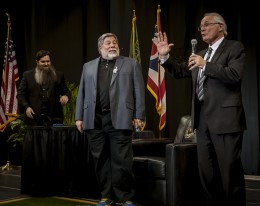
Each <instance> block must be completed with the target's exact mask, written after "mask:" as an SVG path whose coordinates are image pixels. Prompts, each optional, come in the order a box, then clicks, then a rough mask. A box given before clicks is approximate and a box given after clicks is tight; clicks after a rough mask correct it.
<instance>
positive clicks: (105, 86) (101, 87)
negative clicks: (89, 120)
mask: <svg viewBox="0 0 260 206" xmlns="http://www.w3.org/2000/svg"><path fill="white" fill-rule="evenodd" d="M115 61H116V60H115V59H114V60H106V59H103V58H101V60H100V63H99V67H98V79H97V99H96V101H97V102H96V111H99V112H100V111H101V112H102V111H104V109H105V110H108V109H110V100H109V87H110V82H111V78H112V74H113V69H114V66H115Z"/></svg>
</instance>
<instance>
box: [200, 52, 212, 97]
mask: <svg viewBox="0 0 260 206" xmlns="http://www.w3.org/2000/svg"><path fill="white" fill-rule="evenodd" d="M212 51H213V49H212V48H211V47H209V49H208V52H207V53H208V54H207V58H206V61H207V62H208V61H209V59H210V56H211V53H212ZM198 75H199V76H198V81H197V89H196V92H197V95H198V99H199V100H200V101H201V100H203V97H204V92H203V84H204V81H205V78H206V76H205V75H204V70H201V72H199V74H198Z"/></svg>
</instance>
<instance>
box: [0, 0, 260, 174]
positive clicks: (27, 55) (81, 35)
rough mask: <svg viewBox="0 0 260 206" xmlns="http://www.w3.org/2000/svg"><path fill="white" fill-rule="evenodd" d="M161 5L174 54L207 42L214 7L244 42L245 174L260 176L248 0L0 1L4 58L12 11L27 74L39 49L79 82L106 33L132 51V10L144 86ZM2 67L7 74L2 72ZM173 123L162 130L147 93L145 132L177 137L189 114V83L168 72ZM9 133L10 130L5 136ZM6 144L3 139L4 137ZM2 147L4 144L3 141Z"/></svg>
mask: <svg viewBox="0 0 260 206" xmlns="http://www.w3.org/2000/svg"><path fill="white" fill-rule="evenodd" d="M158 4H160V6H161V23H162V30H163V31H165V32H166V33H167V34H168V37H169V41H170V42H173V43H174V45H175V46H174V48H173V49H172V54H173V55H175V57H176V58H180V59H182V58H183V57H185V56H187V55H189V54H190V40H191V39H193V38H196V39H198V45H197V50H199V49H202V48H205V47H206V46H207V45H206V44H205V43H203V42H202V41H201V38H200V34H199V32H197V26H198V25H199V23H200V19H201V18H202V15H203V14H204V13H205V12H212V11H216V12H219V13H220V14H222V15H223V17H224V18H225V19H226V22H227V25H228V32H229V34H228V36H227V38H229V39H237V40H240V41H241V42H242V43H243V44H244V46H245V48H246V54H247V64H246V70H245V74H244V80H243V101H244V105H245V111H246V117H247V125H248V129H247V131H245V135H244V142H243V152H242V158H243V159H242V160H243V165H244V169H245V172H246V173H247V174H253V175H256V174H260V157H259V156H260V155H259V95H260V93H259V89H260V88H259V87H260V84H259V78H260V75H259V71H258V70H259V61H260V60H259V58H257V57H258V56H259V52H258V51H257V48H258V47H259V46H260V45H259V41H258V36H259V33H257V32H256V31H255V30H257V27H258V25H259V22H258V21H257V19H259V17H260V9H259V7H257V6H256V5H255V4H254V3H252V2H251V0H250V1H248V0H247V1H233V0H231V1H227V0H161V1H159V0H157V1H156V0H154V1H152V0H73V1H71V0H62V1H61V0H57V1H53V0H52V1H51V0H45V1H39V0H27V1H20V0H12V1H10V0H5V1H2V2H1V5H0V28H1V29H0V60H2V61H3V60H4V51H5V42H6V31H7V17H6V15H5V13H6V12H9V13H10V15H11V23H12V25H11V26H12V36H13V40H14V46H15V51H16V57H17V61H18V67H19V75H20V79H21V78H22V73H23V72H24V71H26V70H29V69H32V68H34V67H35V53H36V52H37V51H38V50H39V49H47V50H50V51H51V53H52V56H53V64H54V66H55V67H56V68H57V69H58V70H62V71H64V73H65V75H66V78H67V80H69V81H70V82H74V83H76V84H78V83H79V80H80V76H81V71H82V66H83V63H84V62H87V61H89V60H92V59H93V58H96V57H97V56H98V52H97V39H98V37H99V36H100V35H101V34H103V33H105V32H113V33H115V34H117V35H118V38H119V44H120V48H121V54H122V55H125V56H128V55H129V44H130V32H131V21H132V16H133V9H135V11H136V16H137V29H138V34H139V43H140V50H141V61H142V69H143V75H144V81H145V84H146V83H147V74H148V67H149V58H150V52H151V45H152V41H151V39H152V37H153V32H154V25H155V22H156V10H157V6H158ZM1 72H2V71H1ZM166 84H167V124H166V127H165V129H164V130H163V131H162V132H159V130H158V124H159V122H158V115H157V113H156V109H155V99H154V98H153V96H152V95H151V94H150V92H149V91H148V90H146V115H147V123H146V129H147V130H152V131H153V132H154V133H155V135H156V137H158V138H159V137H174V136H175V133H176V129H177V127H178V123H179V120H180V117H181V116H183V115H187V114H190V106H191V80H190V79H182V80H176V79H173V78H172V77H171V76H169V75H168V73H166ZM0 135H1V138H5V134H4V133H2V134H0ZM1 142H2V141H1ZM0 147H1V148H2V147H3V145H0ZM1 148H0V150H1Z"/></svg>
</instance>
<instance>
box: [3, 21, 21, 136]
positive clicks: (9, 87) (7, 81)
mask: <svg viewBox="0 0 260 206" xmlns="http://www.w3.org/2000/svg"><path fill="white" fill-rule="evenodd" d="M5 49H6V51H5V59H4V66H3V73H2V84H1V99H0V131H1V132H3V131H4V129H5V128H6V126H7V124H8V123H10V122H11V121H13V120H15V119H16V118H17V117H18V102H17V99H16V95H17V88H16V81H18V80H19V74H18V67H17V61H16V57H15V50H14V45H13V40H12V37H11V35H10V25H9V26H8V32H7V41H6V48H5Z"/></svg>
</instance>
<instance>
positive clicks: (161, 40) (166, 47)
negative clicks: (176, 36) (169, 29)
mask: <svg viewBox="0 0 260 206" xmlns="http://www.w3.org/2000/svg"><path fill="white" fill-rule="evenodd" d="M152 41H153V43H154V44H155V45H156V47H157V51H158V53H159V57H160V58H163V57H165V56H166V55H168V53H169V52H170V51H171V47H173V46H174V44H172V43H170V44H169V43H168V38H167V35H166V33H165V32H164V33H162V32H159V33H156V34H155V37H154V38H153V39H152Z"/></svg>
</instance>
